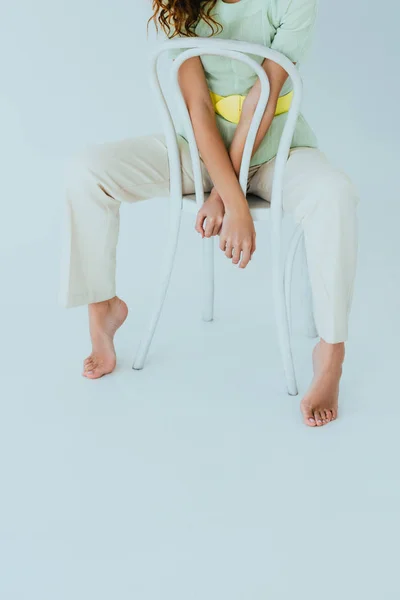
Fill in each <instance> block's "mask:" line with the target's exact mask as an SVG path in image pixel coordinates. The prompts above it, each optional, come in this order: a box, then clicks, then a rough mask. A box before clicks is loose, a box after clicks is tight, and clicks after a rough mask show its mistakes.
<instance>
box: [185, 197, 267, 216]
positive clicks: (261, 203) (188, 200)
mask: <svg viewBox="0 0 400 600" xmlns="http://www.w3.org/2000/svg"><path fill="white" fill-rule="evenodd" d="M209 195H210V194H204V200H207V198H208V197H209ZM247 202H248V203H249V206H250V214H251V216H252V217H253V220H254V221H266V220H267V219H268V218H269V214H270V211H269V208H270V206H271V204H270V203H269V202H267V200H264V199H263V198H260V196H256V195H255V194H247ZM183 210H184V211H185V212H191V213H195V214H197V211H198V208H197V204H196V194H187V195H186V196H183Z"/></svg>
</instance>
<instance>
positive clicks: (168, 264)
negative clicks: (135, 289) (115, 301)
mask: <svg viewBox="0 0 400 600" xmlns="http://www.w3.org/2000/svg"><path fill="white" fill-rule="evenodd" d="M181 215H182V211H181V208H180V206H179V205H178V203H176V206H174V207H173V209H172V212H171V220H170V229H169V234H168V241H167V247H166V250H165V254H164V259H163V260H164V263H163V266H162V270H161V282H160V288H159V291H158V294H157V296H156V298H155V301H154V305H153V309H152V312H151V317H150V320H149V324H148V326H147V329H146V331H145V333H144V335H143V337H142V339H141V342H140V345H139V349H138V352H137V355H136V358H135V361H134V363H133V366H132V368H133V369H136V370H140V369H143V366H144V363H145V360H146V357H147V353H148V351H149V348H150V344H151V342H152V340H153V336H154V333H155V330H156V327H157V324H158V320H159V318H160V315H161V311H162V307H163V305H164V301H165V297H166V295H167V291H168V286H169V282H170V280H171V274H172V269H173V266H174V261H175V255H176V248H177V245H178V236H179V229H180V223H181Z"/></svg>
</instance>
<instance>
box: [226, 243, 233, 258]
mask: <svg viewBox="0 0 400 600" xmlns="http://www.w3.org/2000/svg"><path fill="white" fill-rule="evenodd" d="M232 251H233V247H232V244H231V242H228V241H227V242H226V247H225V256H226V257H227V258H232Z"/></svg>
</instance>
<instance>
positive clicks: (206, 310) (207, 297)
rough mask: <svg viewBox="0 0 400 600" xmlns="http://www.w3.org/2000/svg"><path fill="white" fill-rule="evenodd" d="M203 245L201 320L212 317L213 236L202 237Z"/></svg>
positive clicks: (211, 318)
mask: <svg viewBox="0 0 400 600" xmlns="http://www.w3.org/2000/svg"><path fill="white" fill-rule="evenodd" d="M202 245H203V321H212V320H213V318H214V238H213V237H211V238H204V239H203V240H202Z"/></svg>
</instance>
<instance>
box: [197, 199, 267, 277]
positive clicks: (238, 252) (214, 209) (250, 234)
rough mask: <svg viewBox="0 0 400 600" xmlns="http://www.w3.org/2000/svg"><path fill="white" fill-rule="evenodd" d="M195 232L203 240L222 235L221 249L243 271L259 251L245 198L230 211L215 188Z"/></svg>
mask: <svg viewBox="0 0 400 600" xmlns="http://www.w3.org/2000/svg"><path fill="white" fill-rule="evenodd" d="M195 229H196V231H197V232H198V233H200V235H201V237H202V238H204V237H207V238H209V237H212V236H214V235H219V239H220V241H219V247H220V249H221V250H222V251H223V252H224V253H225V256H226V257H227V258H229V259H231V260H232V263H233V264H235V265H239V267H240V268H241V269H244V268H245V267H246V266H247V265H248V263H249V261H250V260H251V257H252V255H253V253H254V251H255V249H256V231H255V228H254V222H253V219H252V217H251V215H250V210H249V207H248V204H247V202H246V200H245V198H243V201H240V202H237V203H236V204H235V206H234V207H231V206H229V208H226V207H225V205H224V202H223V200H222V198H221V197H220V195H219V194H218V192H217V190H216V189H215V188H213V189H212V190H211V193H210V195H209V197H208V199H207V200H206V201H205V202H204V204H203V206H202V207H201V209H200V210H199V212H198V214H197V218H196V225H195Z"/></svg>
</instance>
